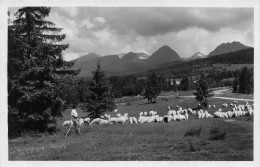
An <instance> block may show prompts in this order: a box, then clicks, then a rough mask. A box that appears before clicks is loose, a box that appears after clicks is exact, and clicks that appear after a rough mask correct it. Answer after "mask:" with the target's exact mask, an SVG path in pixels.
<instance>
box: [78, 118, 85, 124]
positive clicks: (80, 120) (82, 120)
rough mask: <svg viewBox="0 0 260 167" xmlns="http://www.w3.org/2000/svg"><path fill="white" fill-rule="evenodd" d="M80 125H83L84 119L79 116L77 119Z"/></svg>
mask: <svg viewBox="0 0 260 167" xmlns="http://www.w3.org/2000/svg"><path fill="white" fill-rule="evenodd" d="M82 125H84V119H83V118H80V119H79V126H82Z"/></svg>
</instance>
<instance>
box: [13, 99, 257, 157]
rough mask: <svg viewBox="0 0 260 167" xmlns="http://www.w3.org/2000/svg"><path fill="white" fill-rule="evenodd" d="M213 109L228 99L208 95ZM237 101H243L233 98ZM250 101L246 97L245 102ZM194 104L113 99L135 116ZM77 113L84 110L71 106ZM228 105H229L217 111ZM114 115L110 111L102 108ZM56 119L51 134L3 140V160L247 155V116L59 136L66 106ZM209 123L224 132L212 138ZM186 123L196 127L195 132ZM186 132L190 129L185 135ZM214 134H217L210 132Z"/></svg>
mask: <svg viewBox="0 0 260 167" xmlns="http://www.w3.org/2000/svg"><path fill="white" fill-rule="evenodd" d="M209 101H210V103H211V104H215V105H216V109H214V108H211V109H208V110H207V111H208V112H210V113H213V112H215V111H216V110H217V109H218V108H221V104H222V103H225V102H227V103H230V102H231V100H222V99H213V98H211V99H209ZM239 103H244V102H242V101H239ZM250 103H251V102H250ZM168 105H169V106H172V107H175V106H176V105H179V106H182V107H183V108H188V107H190V108H196V107H197V105H198V102H196V101H195V99H194V98H188V97H179V98H176V97H174V96H171V97H170V98H169V100H168V101H165V100H161V99H160V98H158V100H157V103H155V104H147V101H144V100H141V101H133V102H130V103H121V104H120V105H118V113H121V114H124V113H128V114H129V117H131V116H135V117H138V116H139V113H140V112H141V111H147V112H148V111H150V110H155V111H157V112H158V114H159V115H160V116H163V115H165V114H166V113H167V106H168ZM77 110H78V112H79V115H80V116H86V115H87V114H86V113H82V111H81V110H80V109H77ZM227 110H231V108H230V107H228V108H223V111H227ZM108 114H110V115H111V116H114V115H115V114H114V113H108ZM63 115H64V117H63V118H62V119H61V120H59V121H58V124H59V125H58V126H59V127H58V128H59V129H60V132H59V133H58V134H56V135H41V136H39V137H30V136H27V137H20V138H16V139H12V140H9V160H75V161H77V160H83V161H135V160H138V161H186V160H193V161H200V160H206V161H213V160H214V161H215V160H216V161H252V160H253V117H252V116H251V117H250V116H243V117H240V118H231V119H222V118H211V119H200V120H199V119H197V117H196V116H194V115H191V114H189V120H187V121H176V122H173V123H149V124H132V125H131V124H114V125H94V126H88V125H84V126H83V127H82V129H81V132H82V135H80V136H78V135H76V133H75V130H74V129H72V130H71V131H70V133H69V135H68V137H67V138H64V135H65V133H66V132H67V130H68V128H69V127H68V126H66V127H62V126H61V124H62V122H63V121H64V120H68V119H70V110H66V111H64V113H63ZM214 128H217V129H220V131H221V132H225V134H224V136H222V137H223V138H219V139H218V140H212V139H211V137H212V134H210V131H211V130H212V129H214ZM192 129H201V131H200V132H199V133H198V134H197V135H196V134H193V132H192ZM188 132H191V133H190V135H187V133H188ZM214 133H215V135H219V134H217V133H216V132H214Z"/></svg>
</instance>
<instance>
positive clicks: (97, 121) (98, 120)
mask: <svg viewBox="0 0 260 167" xmlns="http://www.w3.org/2000/svg"><path fill="white" fill-rule="evenodd" d="M100 121H101V118H95V119H93V120H92V121H91V122H90V124H89V126H91V125H95V124H97V123H99V122H100Z"/></svg>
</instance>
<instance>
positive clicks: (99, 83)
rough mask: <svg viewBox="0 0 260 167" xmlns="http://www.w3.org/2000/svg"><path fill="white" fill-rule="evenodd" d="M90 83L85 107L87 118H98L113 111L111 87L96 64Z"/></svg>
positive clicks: (113, 103)
mask: <svg viewBox="0 0 260 167" xmlns="http://www.w3.org/2000/svg"><path fill="white" fill-rule="evenodd" d="M92 75H93V78H92V81H91V82H90V85H89V94H88V97H87V98H86V107H87V112H90V113H89V117H91V118H99V117H100V116H101V115H102V114H103V113H105V112H109V111H112V110H113V109H115V107H116V106H115V102H114V97H113V95H112V87H111V85H110V82H109V80H108V79H107V78H106V74H105V72H104V71H102V70H101V65H100V64H99V63H98V64H97V69H96V70H95V71H92Z"/></svg>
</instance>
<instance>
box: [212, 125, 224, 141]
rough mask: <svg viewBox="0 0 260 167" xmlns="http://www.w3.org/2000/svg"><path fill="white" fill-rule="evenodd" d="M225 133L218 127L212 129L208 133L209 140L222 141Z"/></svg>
mask: <svg viewBox="0 0 260 167" xmlns="http://www.w3.org/2000/svg"><path fill="white" fill-rule="evenodd" d="M225 138H226V131H225V130H223V129H221V128H219V127H212V128H211V129H210V131H209V140H224V139H225Z"/></svg>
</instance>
